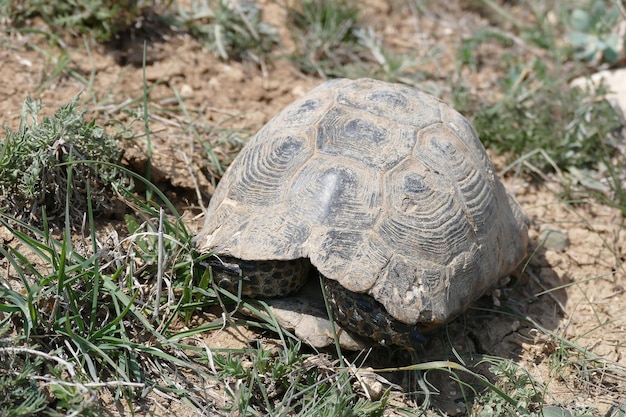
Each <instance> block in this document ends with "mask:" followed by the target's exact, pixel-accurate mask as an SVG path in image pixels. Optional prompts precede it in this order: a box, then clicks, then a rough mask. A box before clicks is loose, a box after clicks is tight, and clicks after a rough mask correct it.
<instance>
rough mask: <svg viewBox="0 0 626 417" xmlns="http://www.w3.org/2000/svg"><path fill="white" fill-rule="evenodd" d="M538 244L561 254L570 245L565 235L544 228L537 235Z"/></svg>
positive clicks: (560, 231)
mask: <svg viewBox="0 0 626 417" xmlns="http://www.w3.org/2000/svg"><path fill="white" fill-rule="evenodd" d="M539 243H540V244H541V245H542V246H543V247H545V248H547V249H554V250H556V251H559V252H563V251H564V250H565V248H567V247H568V246H569V244H570V241H569V237H568V236H567V233H565V232H564V231H563V230H559V229H555V228H552V227H545V228H542V229H541V232H540V233H539Z"/></svg>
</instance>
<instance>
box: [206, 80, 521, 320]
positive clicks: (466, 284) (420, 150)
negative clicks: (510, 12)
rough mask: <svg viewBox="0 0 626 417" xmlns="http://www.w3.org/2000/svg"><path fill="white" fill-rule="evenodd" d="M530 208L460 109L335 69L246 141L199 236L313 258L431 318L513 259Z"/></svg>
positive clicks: (256, 253) (446, 314) (222, 247)
mask: <svg viewBox="0 0 626 417" xmlns="http://www.w3.org/2000/svg"><path fill="white" fill-rule="evenodd" d="M526 222H527V220H526V217H525V216H524V214H523V213H522V211H521V209H520V207H519V205H518V204H517V202H515V200H514V199H513V198H512V197H511V196H510V195H508V193H507V192H506V190H505V189H504V187H503V185H502V184H501V182H500V181H499V180H498V178H497V176H496V172H495V169H494V167H493V165H492V163H491V161H490V160H489V157H488V156H487V153H486V152H485V149H484V147H483V145H482V144H481V142H480V140H479V138H478V136H477V135H476V133H475V131H474V129H473V128H472V127H471V125H470V123H469V122H468V121H467V120H466V119H465V118H464V117H463V116H461V115H460V114H459V113H458V112H456V111H455V110H454V109H452V108H451V107H450V106H448V105H446V104H445V103H444V102H442V101H441V100H439V99H437V98H435V97H433V96H431V95H428V94H425V93H423V92H420V91H418V90H416V89H414V88H412V87H408V86H405V85H400V84H391V83H387V82H382V81H376V80H371V79H359V80H348V79H337V80H332V81H328V82H325V83H324V84H322V85H320V86H319V87H317V88H315V89H314V90H312V91H311V92H309V93H308V94H306V95H305V96H304V97H302V98H300V99H299V100H297V101H295V102H294V103H292V104H291V105H289V106H288V107H286V108H285V109H284V110H283V111H281V112H280V113H279V114H278V115H276V116H275V117H274V118H273V119H272V120H270V121H269V122H268V123H267V124H266V125H265V126H264V127H263V128H262V129H261V130H260V131H259V132H258V133H257V134H256V135H255V136H254V137H253V138H252V139H251V141H250V142H249V143H248V144H247V145H246V146H245V147H244V149H243V150H242V151H241V153H240V154H239V155H238V157H237V158H236V159H235V160H234V161H233V163H232V164H231V166H230V167H229V169H228V170H227V171H226V173H225V174H224V176H223V178H222V179H221V181H220V183H219V185H218V187H217V189H216V191H215V193H214V195H213V197H212V199H211V201H210V204H209V208H208V213H207V218H206V223H205V225H204V228H203V229H202V231H201V232H200V233H199V235H198V236H197V238H196V242H197V246H198V249H199V250H200V251H201V252H209V251H211V252H213V253H215V254H218V255H224V256H229V257H235V258H239V259H244V260H250V261H256V260H294V259H299V258H308V259H310V261H311V263H312V264H313V266H314V267H315V268H317V270H318V271H319V272H320V273H321V274H323V275H324V276H325V277H327V278H330V279H332V280H335V281H337V282H338V283H339V284H340V285H341V286H342V287H344V288H345V289H347V290H349V291H352V292H355V293H362V294H368V295H370V296H371V297H373V298H374V299H375V300H377V301H378V302H380V303H381V304H382V305H383V306H384V308H385V309H386V310H387V312H388V313H389V314H391V316H393V317H394V318H395V319H397V320H399V321H401V322H403V323H406V324H416V323H424V324H437V323H443V322H445V321H447V320H449V319H451V318H452V317H454V316H456V315H458V314H459V313H461V312H463V311H464V310H465V309H466V308H467V307H469V305H470V304H471V303H472V302H473V301H475V300H476V299H477V298H478V297H480V296H481V295H483V294H484V293H485V292H486V291H487V290H488V289H490V288H491V287H493V286H494V285H495V284H496V283H497V281H498V280H499V279H500V278H501V277H503V276H506V275H507V274H509V273H511V272H512V270H513V269H514V268H515V267H516V266H517V265H518V264H519V263H520V262H521V260H522V259H523V258H524V257H525V255H526V244H527V239H528V237H527V232H528V227H527V223H526ZM261 295H262V294H261Z"/></svg>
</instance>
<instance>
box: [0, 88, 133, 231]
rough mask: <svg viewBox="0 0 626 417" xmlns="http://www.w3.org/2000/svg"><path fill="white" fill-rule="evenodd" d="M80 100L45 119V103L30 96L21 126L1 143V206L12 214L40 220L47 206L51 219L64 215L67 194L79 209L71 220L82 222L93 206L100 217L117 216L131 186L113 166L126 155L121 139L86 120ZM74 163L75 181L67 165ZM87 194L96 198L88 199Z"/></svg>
mask: <svg viewBox="0 0 626 417" xmlns="http://www.w3.org/2000/svg"><path fill="white" fill-rule="evenodd" d="M77 100H78V96H77V97H75V98H74V100H73V101H72V102H70V103H68V104H67V105H65V106H63V107H62V108H60V109H58V110H56V112H55V114H54V116H52V117H50V116H44V117H43V118H42V119H41V120H39V118H40V115H39V113H40V111H41V109H42V103H41V102H40V101H36V100H33V99H32V98H30V97H27V98H26V101H25V102H24V106H23V111H22V118H21V121H20V126H19V128H18V129H17V130H16V131H15V132H13V131H11V130H10V129H8V128H7V130H6V132H5V139H4V141H2V142H0V195H1V196H2V197H0V202H1V204H2V206H3V207H4V208H5V210H6V212H8V213H10V214H12V215H14V216H16V217H18V218H21V219H33V220H34V219H37V218H39V215H40V210H41V209H42V208H43V209H45V210H46V211H47V214H48V215H49V216H55V217H56V216H58V215H59V214H62V213H63V206H64V203H65V200H66V197H67V196H66V193H69V197H70V198H71V200H72V202H73V205H72V207H71V213H70V219H71V221H72V223H74V224H76V223H77V222H80V221H81V220H82V215H83V213H85V211H86V210H87V204H88V203H89V204H91V205H92V208H93V210H94V212H95V213H103V212H105V213H106V212H108V213H111V212H113V211H114V208H115V196H114V195H115V192H114V190H120V189H123V188H126V187H128V186H129V185H130V183H129V181H128V178H127V177H126V176H125V175H123V174H122V172H121V171H119V170H117V169H115V167H113V166H111V165H110V164H111V163H114V162H117V161H118V160H119V157H120V148H119V147H118V142H117V140H118V139H117V138H115V137H112V136H110V135H108V134H107V133H105V131H104V128H102V127H101V126H97V125H96V124H95V123H93V122H87V121H85V120H84V112H77V111H76V105H77ZM73 160H87V161H89V160H91V161H95V163H91V164H89V163H81V164H75V165H74V171H73V176H72V180H71V181H69V177H68V176H67V169H66V166H65V165H64V164H65V163H71V162H72V161H73ZM87 192H89V193H90V195H89V197H90V198H91V200H89V201H88V200H87Z"/></svg>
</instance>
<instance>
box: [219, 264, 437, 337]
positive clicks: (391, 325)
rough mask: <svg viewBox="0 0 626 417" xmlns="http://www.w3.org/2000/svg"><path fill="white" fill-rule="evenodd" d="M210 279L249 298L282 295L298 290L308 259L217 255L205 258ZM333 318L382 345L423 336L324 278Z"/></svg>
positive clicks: (373, 302)
mask: <svg viewBox="0 0 626 417" xmlns="http://www.w3.org/2000/svg"><path fill="white" fill-rule="evenodd" d="M209 264H210V265H211V267H212V273H213V280H214V282H215V283H216V284H217V285H218V286H220V287H221V288H224V289H225V290H227V291H229V292H232V293H233V294H237V293H238V291H239V287H240V286H241V295H242V296H245V297H251V298H273V297H284V296H286V295H289V294H292V293H294V292H296V291H298V290H299V289H300V288H302V286H303V285H304V283H305V282H306V280H307V279H308V277H309V271H310V270H311V263H310V262H309V260H308V259H296V260H293V261H275V260H268V261H244V260H241V259H237V258H233V257H228V256H220V257H216V256H215V257H212V258H211V259H210V260H209ZM323 282H324V290H325V292H326V295H327V297H328V301H329V304H330V306H331V311H332V314H333V318H334V319H335V320H336V321H337V323H339V324H340V325H341V327H342V328H344V329H345V330H348V331H350V332H353V333H355V334H357V335H359V336H361V337H365V338H367V339H369V340H374V341H376V342H377V343H380V344H382V345H395V346H403V347H416V346H417V345H418V344H421V343H424V342H425V338H424V336H423V335H422V333H421V332H420V330H419V329H418V327H417V326H415V325H409V324H406V323H402V322H400V321H398V320H396V319H394V318H393V317H392V316H391V315H390V314H389V313H387V311H385V308H384V307H383V306H382V304H380V303H379V302H378V301H376V300H374V298H372V297H370V296H369V295H366V294H358V293H354V292H352V291H349V290H347V289H345V288H344V287H342V286H341V285H340V284H339V283H338V282H337V281H335V280H332V279H329V278H326V277H324V278H323Z"/></svg>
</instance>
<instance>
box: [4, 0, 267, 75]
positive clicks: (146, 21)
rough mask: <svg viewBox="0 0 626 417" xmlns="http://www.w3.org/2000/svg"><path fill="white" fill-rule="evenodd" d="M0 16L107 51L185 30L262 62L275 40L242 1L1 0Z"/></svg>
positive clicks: (209, 44)
mask: <svg viewBox="0 0 626 417" xmlns="http://www.w3.org/2000/svg"><path fill="white" fill-rule="evenodd" d="M0 16H2V17H4V19H5V20H6V21H8V22H10V23H11V28H10V29H9V30H11V31H17V32H20V31H25V32H29V31H31V29H30V28H28V25H29V24H30V22H31V21H32V19H34V18H40V19H41V20H43V22H44V23H45V25H46V26H47V27H48V30H47V31H42V32H41V33H42V34H43V35H46V36H49V37H50V41H51V42H52V43H54V44H59V45H61V46H63V47H64V48H67V44H66V42H64V41H63V39H62V38H70V39H72V38H75V37H80V36H87V37H90V38H92V39H93V40H95V41H96V42H98V43H101V44H105V45H108V46H109V47H110V48H111V49H112V50H118V49H126V48H132V49H138V50H140V48H141V47H142V45H143V41H146V42H147V43H148V44H149V45H151V44H152V43H155V42H163V41H164V40H165V39H166V38H167V35H168V34H169V33H170V32H171V31H172V30H174V31H178V32H187V33H189V34H191V35H192V36H194V37H196V38H197V39H199V40H200V41H201V42H202V43H203V45H204V46H205V48H206V49H207V50H208V51H211V52H213V53H214V54H215V55H216V56H218V57H220V58H222V59H224V60H227V59H238V60H244V59H246V60H250V61H253V62H256V63H258V64H263V63H264V59H265V56H266V55H267V54H268V53H269V52H270V51H272V49H273V48H274V47H275V46H276V44H277V42H278V38H277V32H276V30H275V29H274V28H272V27H271V26H270V25H268V24H267V23H265V22H263V21H261V19H260V9H259V6H258V5H257V4H256V3H255V2H248V1H246V2H238V1H235V0H193V1H191V2H190V5H189V8H182V7H178V5H177V3H176V2H175V1H173V0H164V1H161V0H150V1H141V2H138V1H134V0H121V1H112V0H89V1H87V2H83V1H80V2H79V1H73V0H55V1H32V2H11V1H8V0H5V1H3V2H1V3H0ZM47 32H51V33H55V34H57V35H48V34H47ZM129 39H130V40H132V41H129ZM129 42H131V43H132V42H135V43H136V45H129ZM140 63H141V62H140V61H139V62H136V64H140Z"/></svg>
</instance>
